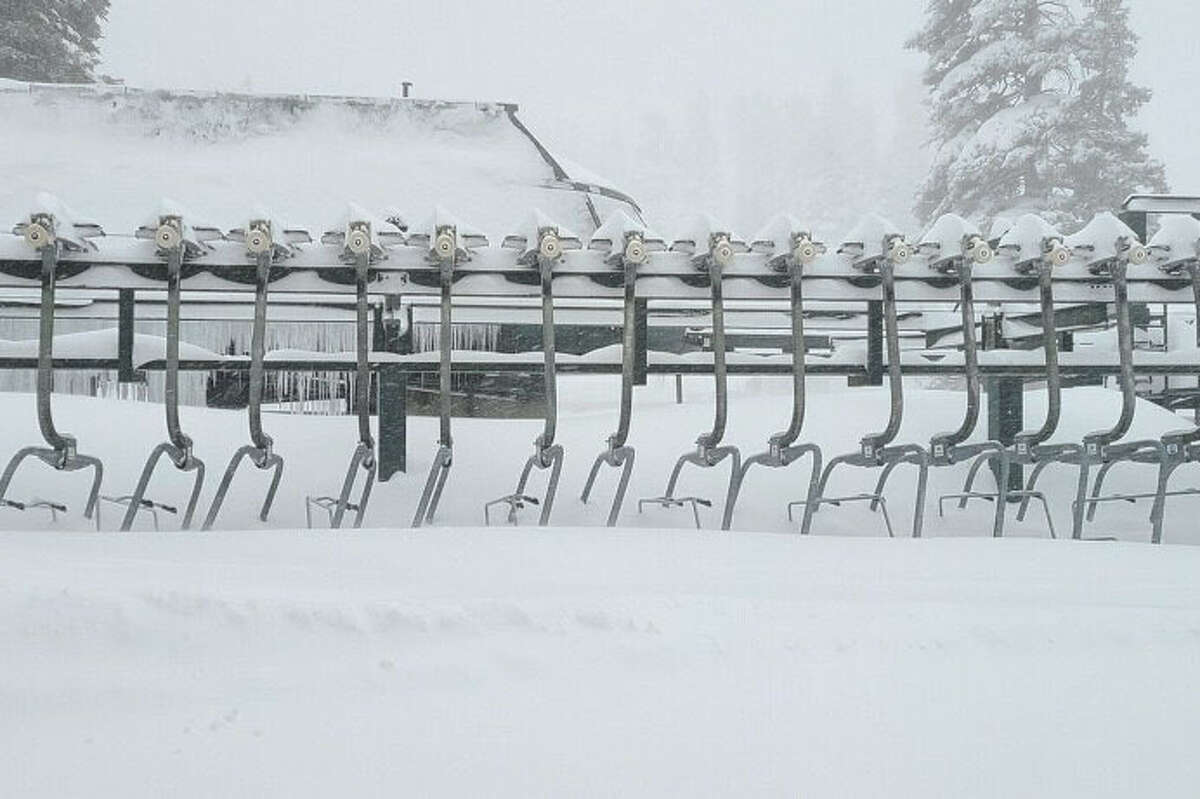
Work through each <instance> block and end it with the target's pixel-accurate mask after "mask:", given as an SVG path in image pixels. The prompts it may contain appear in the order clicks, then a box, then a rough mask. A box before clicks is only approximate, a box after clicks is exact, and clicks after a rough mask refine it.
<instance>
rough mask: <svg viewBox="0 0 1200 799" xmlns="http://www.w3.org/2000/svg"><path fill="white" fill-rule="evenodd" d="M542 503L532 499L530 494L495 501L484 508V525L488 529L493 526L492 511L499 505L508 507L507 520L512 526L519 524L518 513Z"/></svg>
mask: <svg viewBox="0 0 1200 799" xmlns="http://www.w3.org/2000/svg"><path fill="white" fill-rule="evenodd" d="M540 504H541V501H540V500H539V499H538V498H537V497H531V496H529V495H528V494H509V495H508V496H506V497H500V498H499V499H493V500H492V501H491V502H488V503H487V504H485V505H484V506H483V523H484V524H485V525H487V526H488V527H491V526H492V516H491V510H492V508H493V507H495V506H497V505H507V506H508V514H507V520H508V523H509V524H511V525H514V526H515V525H516V524H517V513H518V512H519V511H523V510H525V507H526V506H527V505H534V506H537V505H540Z"/></svg>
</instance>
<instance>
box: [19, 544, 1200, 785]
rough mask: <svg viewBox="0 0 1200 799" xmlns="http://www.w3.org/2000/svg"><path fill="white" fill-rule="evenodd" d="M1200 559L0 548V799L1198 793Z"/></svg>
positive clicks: (1165, 551)
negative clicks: (0, 795) (2, 797)
mask: <svg viewBox="0 0 1200 799" xmlns="http://www.w3.org/2000/svg"><path fill="white" fill-rule="evenodd" d="M1197 569H1200V550H1196V549H1193V548H1190V547H1160V548H1157V549H1154V548H1151V547H1149V546H1148V545H1129V544H1121V545H1087V544H1084V545H1080V544H1071V543H1066V542H1059V543H1048V542H1035V541H1000V542H994V541H979V540H975V541H967V540H945V539H941V540H926V541H915V542H914V541H911V540H905V541H883V540H845V539H834V538H828V537H816V538H812V539H807V540H802V539H800V538H798V537H784V536H770V535H761V534H757V535H756V534H741V535H735V536H719V535H712V534H696V533H694V532H661V531H653V530H640V531H621V532H610V531H598V530H568V529H557V530H549V531H543V532H534V531H526V532H512V531H504V530H499V531H498V530H483V531H471V530H428V531H425V532H421V533H411V532H394V531H393V532H374V533H361V534H354V533H345V534H340V535H334V534H329V533H313V534H308V533H295V534H285V533H269V534H268V533H218V534H212V535H204V536H199V535H191V536H178V535H161V536H154V535H152V534H135V535H130V536H103V537H97V536H88V535H65V536H46V535H44V534H9V535H6V536H0V641H3V642H4V643H3V647H4V669H3V670H2V671H0V747H2V750H3V752H4V757H3V758H0V783H3V784H4V785H5V786H6V787H5V793H6V795H9V796H53V797H85V796H86V797H96V796H122V797H161V796H180V797H190V796H197V797H200V796H228V797H260V796H280V797H283V796H288V797H298V796H381V797H382V796H484V795H486V796H504V797H509V796H511V797H528V796H647V797H660V796H695V797H704V796H804V797H847V796H924V797H963V796H971V797H993V796H994V797H1012V796H1054V797H1088V798H1089V799H1091V798H1094V797H1124V796H1133V795H1153V796H1162V797H1188V796H1194V792H1195V786H1196V784H1197V781H1198V780H1200V761H1197V760H1196V758H1195V756H1194V748H1195V747H1194V742H1195V739H1196V735H1197V733H1200V722H1198V721H1197V719H1200V684H1198V681H1197V673H1198V672H1197V666H1198V665H1200V587H1198V584H1197V581H1196V580H1195V575H1196V572H1197Z"/></svg>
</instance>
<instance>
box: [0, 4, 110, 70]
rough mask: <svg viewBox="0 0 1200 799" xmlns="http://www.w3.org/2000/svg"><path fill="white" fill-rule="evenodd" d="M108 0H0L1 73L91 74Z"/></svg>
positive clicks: (96, 58)
mask: <svg viewBox="0 0 1200 799" xmlns="http://www.w3.org/2000/svg"><path fill="white" fill-rule="evenodd" d="M108 5H109V0H0V77H3V78H11V79H13V80H24V81H45V82H53V83H71V82H84V81H90V80H92V72H93V70H94V69H95V67H96V63H97V61H98V60H99V49H98V47H97V42H98V41H99V39H100V24H101V23H102V22H103V21H104V20H105V19H106V18H107V16H108Z"/></svg>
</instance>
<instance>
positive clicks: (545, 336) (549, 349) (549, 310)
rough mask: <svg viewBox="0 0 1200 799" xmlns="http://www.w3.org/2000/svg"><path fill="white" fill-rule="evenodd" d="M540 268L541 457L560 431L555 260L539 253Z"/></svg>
mask: <svg viewBox="0 0 1200 799" xmlns="http://www.w3.org/2000/svg"><path fill="white" fill-rule="evenodd" d="M538 268H539V270H540V271H541V275H542V356H543V359H544V363H545V370H544V371H545V375H544V380H545V388H546V420H545V424H544V425H543V427H542V435H541V436H539V437H538V439H537V441H536V442H535V444H534V445H535V446H536V447H537V449H538V455H539V457H542V456H544V454H545V452H546V450H548V449H550V447H552V446H554V436H555V435H556V433H557V431H558V379H557V378H558V375H557V371H556V367H555V362H554V354H555V351H556V347H555V342H554V289H553V285H552V282H553V278H554V262H553V261H552V260H550V259H549V258H545V257H542V256H540V255H539V256H538Z"/></svg>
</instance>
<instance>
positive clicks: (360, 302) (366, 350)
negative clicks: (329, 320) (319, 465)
mask: <svg viewBox="0 0 1200 799" xmlns="http://www.w3.org/2000/svg"><path fill="white" fill-rule="evenodd" d="M370 266H371V255H370V253H362V254H360V255H358V256H357V257H356V260H355V264H354V289H355V295H356V304H355V323H356V327H355V330H356V334H357V338H356V345H357V355H358V364H357V366H358V373H357V375H356V377H355V380H356V382H355V385H354V394H355V396H354V404H355V406H356V410H357V411H358V442H359V443H360V444H362V445H363V446H364V447H366V448H368V449H370V450H371V451H372V452H374V450H375V438H374V437H373V436H372V435H371V362H370V330H371V327H370V319H369V314H368V311H369V308H368V303H367V279H368V276H369V270H370ZM371 460H372V461H373V460H374V458H372V459H371Z"/></svg>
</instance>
